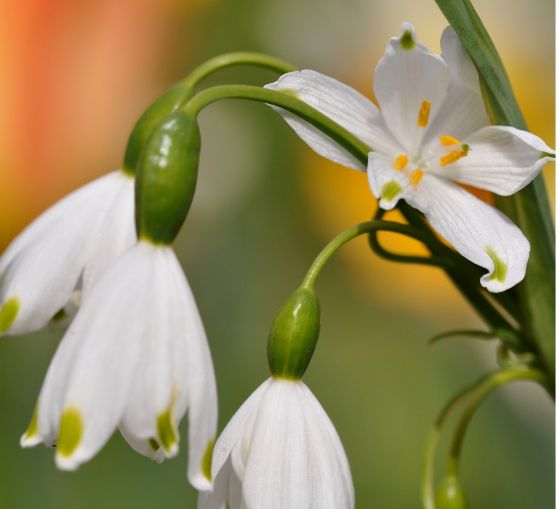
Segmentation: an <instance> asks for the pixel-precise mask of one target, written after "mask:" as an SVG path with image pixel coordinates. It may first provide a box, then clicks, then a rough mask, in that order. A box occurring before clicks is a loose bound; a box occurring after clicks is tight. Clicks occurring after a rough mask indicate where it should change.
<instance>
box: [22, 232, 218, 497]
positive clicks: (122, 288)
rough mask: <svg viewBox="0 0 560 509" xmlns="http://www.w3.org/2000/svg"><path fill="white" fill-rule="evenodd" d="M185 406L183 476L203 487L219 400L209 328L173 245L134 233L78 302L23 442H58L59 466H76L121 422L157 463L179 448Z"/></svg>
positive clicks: (126, 435)
mask: <svg viewBox="0 0 560 509" xmlns="http://www.w3.org/2000/svg"><path fill="white" fill-rule="evenodd" d="M187 406H188V408H189V468H188V476H189V480H190V481H191V483H192V484H193V485H194V486H195V487H196V488H198V489H210V487H211V482H210V480H209V461H210V454H211V448H212V445H213V443H214V437H215V432H216V419H217V398H216V385H215V379H214V370H213V366H212V359H211V356H210V351H209V349H208V344H207V341H206V335H205V332H204V328H203V325H202V322H201V319H200V316H199V314H198V311H197V307H196V304H195V301H194V298H193V296H192V293H191V290H190V288H189V286H188V283H187V281H186V279H185V276H184V274H183V272H182V270H181V267H180V266H179V263H178V261H177V258H176V257H175V254H174V253H173V250H172V249H171V248H170V247H165V246H154V245H153V244H150V243H148V242H144V241H141V242H139V243H138V244H136V245H135V246H134V247H132V248H131V249H129V250H128V251H127V252H126V253H125V254H124V255H122V256H121V257H119V258H118V259H117V260H116V261H115V262H114V263H113V264H112V265H111V266H110V267H109V268H108V269H107V271H106V272H105V274H104V275H103V276H102V277H101V279H100V280H99V281H98V283H97V284H96V285H95V286H94V287H93V289H92V291H91V293H90V294H89V296H88V298H87V299H86V300H85V301H84V303H83V304H82V306H81V308H80V310H79V311H78V313H77V315H76V318H75V319H74V321H73V322H72V324H71V326H70V328H69V329H68V331H67V333H66V335H65V336H64V338H63V339H62V341H61V343H60V345H59V347H58V350H57V351H56V354H55V356H54V358H53V360H52V362H51V365H50V367H49V369H48V372H47V375H46V378H45V381H44V384H43V387H42V389H41V393H40V395H39V399H38V402H37V408H36V411H35V414H34V417H33V419H32V421H31V424H30V426H29V429H28V430H27V431H26V432H25V433H24V435H23V436H22V438H21V444H22V445H23V446H24V447H28V446H29V447H30V446H34V445H36V444H38V443H40V442H44V443H45V444H47V445H50V444H54V443H56V463H57V465H58V466H59V467H60V468H62V469H65V470H73V469H76V468H77V467H78V466H79V465H80V464H81V463H84V462H86V461H88V460H89V459H90V458H91V457H93V456H94V455H95V454H96V453H97V451H98V450H99V449H100V448H101V447H102V446H103V445H104V444H105V442H106V441H107V440H108V439H109V437H110V436H111V435H112V433H113V431H114V430H115V429H116V427H117V426H118V427H119V429H120V431H121V433H122V434H123V436H124V438H125V439H126V440H127V441H128V443H129V444H130V445H131V446H132V447H133V448H134V449H135V450H137V451H138V452H140V453H141V454H144V455H146V456H149V457H151V458H152V459H154V460H156V461H162V460H163V459H164V458H165V457H171V456H173V455H175V454H176V452H177V450H178V440H179V437H178V433H177V427H178V425H179V422H180V420H181V418H182V417H183V415H184V414H185V412H186V410H187Z"/></svg>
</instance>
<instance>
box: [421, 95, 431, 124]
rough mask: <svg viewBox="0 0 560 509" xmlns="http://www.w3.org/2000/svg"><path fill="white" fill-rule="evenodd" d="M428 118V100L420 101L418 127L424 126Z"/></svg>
mask: <svg viewBox="0 0 560 509" xmlns="http://www.w3.org/2000/svg"><path fill="white" fill-rule="evenodd" d="M428 120H430V101H426V100H424V101H422V104H421V105H420V111H419V112H418V127H426V126H427V125H428Z"/></svg>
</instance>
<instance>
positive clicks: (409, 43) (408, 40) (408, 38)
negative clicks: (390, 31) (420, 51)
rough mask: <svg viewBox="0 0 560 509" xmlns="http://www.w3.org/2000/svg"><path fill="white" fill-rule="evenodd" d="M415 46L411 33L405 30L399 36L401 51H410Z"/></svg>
mask: <svg viewBox="0 0 560 509" xmlns="http://www.w3.org/2000/svg"><path fill="white" fill-rule="evenodd" d="M415 45H416V44H415V42H414V37H412V32H411V31H410V30H405V32H404V33H403V34H402V35H401V46H402V47H403V49H407V50H408V49H412V48H414V46H415Z"/></svg>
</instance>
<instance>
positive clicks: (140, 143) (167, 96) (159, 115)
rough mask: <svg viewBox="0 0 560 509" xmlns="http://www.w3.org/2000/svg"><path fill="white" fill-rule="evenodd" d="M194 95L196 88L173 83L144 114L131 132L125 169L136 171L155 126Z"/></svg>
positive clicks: (130, 172)
mask: <svg viewBox="0 0 560 509" xmlns="http://www.w3.org/2000/svg"><path fill="white" fill-rule="evenodd" d="M193 95H194V90H192V89H191V88H190V87H186V86H185V85H184V84H182V83H177V84H175V85H173V86H172V87H171V88H170V89H169V90H168V91H167V92H165V93H164V94H163V95H162V96H160V97H158V98H157V99H156V101H155V102H154V103H152V104H151V106H150V107H149V108H148V109H147V110H146V111H145V112H144V113H143V114H142V116H141V117H140V119H139V120H138V122H136V125H135V126H134V128H133V129H132V132H131V133H130V137H129V138H128V144H127V146H126V151H125V154H124V160H123V167H122V169H123V171H124V172H125V173H128V174H130V175H134V174H135V173H136V167H137V165H138V162H139V160H140V156H141V154H142V150H143V149H144V146H145V145H146V142H147V141H148V139H149V137H150V134H152V131H153V130H154V129H155V127H156V126H157V125H158V124H159V123H160V122H161V121H162V120H163V119H164V118H165V117H167V116H168V115H169V114H170V113H173V112H174V111H176V110H178V109H179V108H180V107H181V106H183V104H185V103H186V102H187V101H188V100H189V99H190V98H191V97H192V96H193Z"/></svg>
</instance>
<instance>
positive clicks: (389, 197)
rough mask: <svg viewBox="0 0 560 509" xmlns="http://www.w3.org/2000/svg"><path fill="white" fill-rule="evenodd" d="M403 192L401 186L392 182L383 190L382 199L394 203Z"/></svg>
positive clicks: (394, 181) (385, 185)
mask: <svg viewBox="0 0 560 509" xmlns="http://www.w3.org/2000/svg"><path fill="white" fill-rule="evenodd" d="M401 192H402V187H401V185H400V184H399V183H398V182H397V181H396V180H390V181H389V182H387V183H385V184H384V185H383V187H382V188H381V199H382V200H386V201H388V202H391V201H393V200H394V199H395V198H396V196H397V195H398V194H399V193H401Z"/></svg>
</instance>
